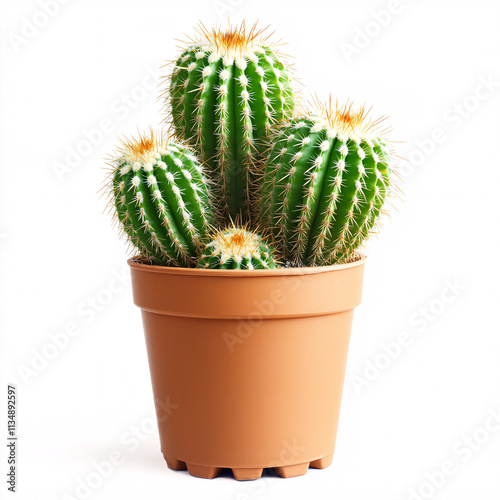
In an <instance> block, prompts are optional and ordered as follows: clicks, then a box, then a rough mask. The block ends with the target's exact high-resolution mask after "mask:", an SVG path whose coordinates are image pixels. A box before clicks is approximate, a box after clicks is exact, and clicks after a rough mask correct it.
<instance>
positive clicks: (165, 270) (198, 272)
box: [127, 251, 368, 278]
mask: <svg viewBox="0 0 500 500" xmlns="http://www.w3.org/2000/svg"><path fill="white" fill-rule="evenodd" d="M359 254H360V258H359V259H358V260H356V261H354V262H349V263H348V264H333V265H331V266H315V267H286V268H279V269H252V270H249V269H244V270H237V269H198V268H191V267H167V266H155V265H151V264H140V263H139V262H136V261H135V259H136V258H137V257H131V258H130V259H128V260H127V264H128V265H129V266H130V267H132V268H135V269H137V270H140V271H147V272H151V273H160V274H181V275H185V276H224V277H226V278H242V277H246V278H264V277H266V278H267V277H270V276H303V275H307V274H320V273H326V272H329V271H341V270H343V269H349V268H351V267H357V266H361V265H363V264H364V263H365V262H366V259H367V258H368V256H367V254H366V252H364V251H359Z"/></svg>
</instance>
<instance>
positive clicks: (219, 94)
mask: <svg viewBox="0 0 500 500" xmlns="http://www.w3.org/2000/svg"><path fill="white" fill-rule="evenodd" d="M199 35H200V37H199V39H198V40H195V41H193V43H191V44H190V45H189V46H188V47H187V48H186V49H185V51H184V52H183V53H182V55H181V56H180V57H179V59H178V60H177V61H176V62H175V66H174V70H173V73H172V75H171V76H170V77H169V78H168V81H169V82H170V87H169V89H168V90H167V92H166V93H165V95H166V96H167V100H168V102H169V104H170V106H169V107H170V112H171V114H172V119H173V125H174V129H175V133H176V135H177V136H178V137H180V138H181V139H185V140H187V141H189V143H190V144H192V145H193V146H194V147H195V148H196V151H197V152H198V153H199V155H200V158H201V159H202V161H204V162H205V163H206V164H207V165H208V173H207V175H208V176H209V178H210V179H211V180H212V181H213V184H214V189H215V190H216V191H215V192H214V195H215V196H214V199H215V200H217V203H218V206H217V209H218V212H219V214H220V218H221V220H222V221H225V222H226V223H227V222H229V221H230V220H239V221H241V222H247V221H249V220H250V219H251V217H252V215H253V213H254V212H255V211H257V212H258V200H257V196H256V195H257V193H258V188H257V186H256V179H257V178H258V177H261V173H260V175H259V166H260V164H261V162H262V160H263V153H264V151H265V140H266V139H267V137H268V136H269V133H270V130H271V126H272V124H273V123H276V122H278V121H280V120H282V119H284V118H288V117H290V116H291V114H292V111H293V107H294V101H293V95H292V87H291V80H290V77H289V76H288V73H287V69H286V68H285V65H284V64H283V62H282V61H281V60H280V59H279V58H278V55H277V53H276V51H274V50H273V48H272V44H270V42H269V36H266V35H265V34H264V30H257V28H256V26H255V25H254V26H253V27H252V28H251V29H250V30H248V31H247V30H246V29H245V25H244V24H242V25H241V26H239V27H236V28H229V29H228V30H227V31H224V30H221V29H218V28H216V29H214V30H212V31H207V30H206V29H205V28H204V27H203V26H201V27H200V29H199ZM256 207H257V208H256Z"/></svg>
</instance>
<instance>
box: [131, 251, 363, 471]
mask: <svg viewBox="0 0 500 500" xmlns="http://www.w3.org/2000/svg"><path fill="white" fill-rule="evenodd" d="M364 263H365V259H364V258H363V259H361V260H359V261H357V262H354V263H352V264H346V265H341V266H329V267H315V268H300V269H297V268H295V269H276V270H255V271H246V270H245V271H235V270H221V271H219V270H205V269H181V268H168V267H158V266H149V265H144V264H138V263H136V262H134V261H133V260H129V265H130V267H131V271H132V286H133V294H134V302H135V304H136V305H137V306H139V307H140V308H141V309H142V317H143V323H144V330H145V335H146V345H147V351H148V358H149V366H150V370H151V379H152V384H153V393H154V397H155V402H156V411H157V418H158V426H159V431H160V441H161V448H162V452H163V455H164V457H165V459H166V461H167V464H168V466H169V467H170V468H171V469H175V470H182V469H186V468H187V470H188V471H189V473H190V474H191V475H193V476H198V477H205V478H213V477H215V476H217V475H218V474H219V473H220V471H221V469H222V468H230V469H232V470H233V473H234V477H235V478H236V479H256V478H258V477H260V475H261V474H262V469H263V468H266V467H274V468H275V469H276V471H277V472H278V474H279V475H281V476H282V477H293V476H299V475H302V474H305V473H306V472H307V469H308V468H309V467H314V468H324V467H327V466H328V465H330V463H331V461H332V456H333V452H334V449H335V439H336V434H337V424H338V420H339V412H340V402H341V398H342V389H343V385H344V374H345V366H346V361H347V351H348V346H349V336H350V331H351V324H352V317H353V310H354V308H355V307H356V306H357V305H359V303H360V302H361V288H362V280H363V270H364Z"/></svg>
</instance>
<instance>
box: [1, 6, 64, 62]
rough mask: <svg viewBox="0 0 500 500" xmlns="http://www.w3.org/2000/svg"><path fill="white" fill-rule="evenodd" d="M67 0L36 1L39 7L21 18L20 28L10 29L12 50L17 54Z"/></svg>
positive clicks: (55, 14) (9, 35) (8, 36)
mask: <svg viewBox="0 0 500 500" xmlns="http://www.w3.org/2000/svg"><path fill="white" fill-rule="evenodd" d="M68 2H69V0H41V1H40V2H38V5H39V6H40V8H39V9H38V10H37V11H36V12H35V13H34V14H33V15H32V16H30V17H29V18H28V17H23V18H22V19H21V28H20V30H19V32H18V33H15V32H13V31H11V32H10V33H9V34H8V35H7V38H8V39H9V42H10V45H11V47H12V50H13V51H14V53H15V54H17V53H18V52H19V51H20V49H21V48H22V47H23V46H25V45H27V44H28V43H29V42H30V41H31V40H33V38H35V37H36V36H37V35H38V34H39V33H40V31H41V30H42V29H43V28H45V26H47V25H48V24H49V22H50V20H51V19H53V18H54V17H56V16H57V14H58V13H59V11H60V9H61V6H62V5H66V4H67V3H68Z"/></svg>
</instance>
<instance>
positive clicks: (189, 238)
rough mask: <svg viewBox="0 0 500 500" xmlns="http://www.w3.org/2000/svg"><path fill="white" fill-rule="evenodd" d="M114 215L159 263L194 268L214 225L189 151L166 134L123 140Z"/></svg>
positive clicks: (116, 163)
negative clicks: (209, 229) (211, 226)
mask: <svg viewBox="0 0 500 500" xmlns="http://www.w3.org/2000/svg"><path fill="white" fill-rule="evenodd" d="M111 167H112V180H111V186H110V187H111V193H112V197H113V204H114V207H115V216H116V218H117V220H118V221H119V223H120V225H121V227H122V229H123V230H124V232H125V233H126V235H127V236H128V239H129V241H130V242H131V243H132V245H133V246H134V247H135V248H137V249H138V250H139V251H140V252H141V254H142V256H143V257H145V258H146V259H149V260H150V261H152V262H153V263H155V264H160V265H169V266H188V267H193V266H194V265H195V263H196V261H197V259H198V258H199V256H200V253H201V248H202V246H203V244H204V242H205V240H206V235H207V230H208V227H209V225H210V222H211V209H210V208H209V190H208V184H207V180H206V178H205V176H204V173H203V170H202V166H201V164H200V162H199V161H198V160H197V159H196V158H195V157H194V156H193V155H192V153H191V151H190V150H189V149H188V148H187V147H185V146H183V145H181V144H179V143H174V142H170V141H169V140H168V139H167V138H166V137H165V136H164V135H163V134H159V135H155V134H154V132H153V131H152V130H151V133H150V134H149V135H141V136H140V137H139V138H138V139H132V140H125V141H122V145H121V147H120V148H119V150H118V152H117V154H116V155H115V156H114V157H113V159H112V161H111Z"/></svg>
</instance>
